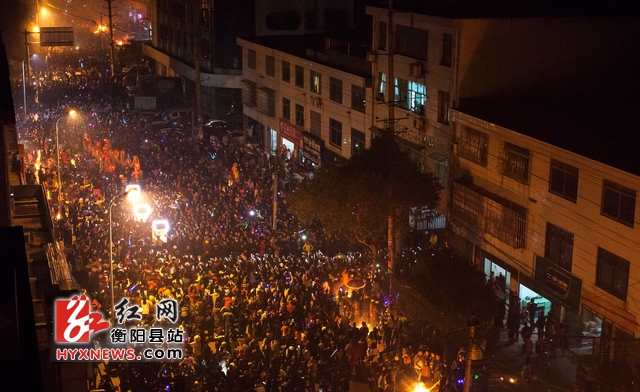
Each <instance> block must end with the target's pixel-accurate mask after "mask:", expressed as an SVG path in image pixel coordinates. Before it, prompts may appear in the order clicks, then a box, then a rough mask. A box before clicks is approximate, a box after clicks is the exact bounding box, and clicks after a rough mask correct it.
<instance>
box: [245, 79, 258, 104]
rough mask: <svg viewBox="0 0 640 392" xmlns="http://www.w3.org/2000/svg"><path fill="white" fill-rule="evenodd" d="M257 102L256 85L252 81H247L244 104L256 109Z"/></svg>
mask: <svg viewBox="0 0 640 392" xmlns="http://www.w3.org/2000/svg"><path fill="white" fill-rule="evenodd" d="M257 101H258V98H257V88H256V84H255V83H254V82H252V81H250V80H245V81H244V86H243V89H242V103H243V104H245V105H247V106H249V107H255V106H256V104H257Z"/></svg>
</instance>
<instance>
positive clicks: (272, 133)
mask: <svg viewBox="0 0 640 392" xmlns="http://www.w3.org/2000/svg"><path fill="white" fill-rule="evenodd" d="M265 135H266V140H265V142H264V144H265V146H267V148H268V149H269V150H271V151H272V153H274V154H275V152H276V151H278V131H276V130H275V129H271V128H267V132H265Z"/></svg>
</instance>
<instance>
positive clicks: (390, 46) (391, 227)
mask: <svg viewBox="0 0 640 392" xmlns="http://www.w3.org/2000/svg"><path fill="white" fill-rule="evenodd" d="M387 14H388V17H387V18H388V21H387V36H388V38H387V54H388V56H387V60H388V70H387V72H388V74H389V75H388V76H387V108H388V110H389V112H388V115H387V117H388V118H387V121H386V125H387V127H386V128H387V129H386V130H384V133H386V134H387V135H384V136H389V137H390V136H391V135H393V127H394V125H395V120H394V115H395V113H394V112H395V96H394V95H395V82H394V79H393V52H394V50H395V34H394V26H393V0H389V9H388V12H387ZM391 193H392V192H391V189H389V194H391ZM390 201H391V200H390ZM393 207H394V206H393V205H392V206H391V212H390V213H389V216H388V217H387V251H388V252H389V262H388V267H389V269H390V270H391V271H392V272H396V271H395V268H396V246H395V245H396V243H395V237H396V234H395V231H396V224H395V221H396V216H395V210H394V209H393Z"/></svg>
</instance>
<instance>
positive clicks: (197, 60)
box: [191, 2, 202, 141]
mask: <svg viewBox="0 0 640 392" xmlns="http://www.w3.org/2000/svg"><path fill="white" fill-rule="evenodd" d="M197 4H198V5H197V6H196V7H197V8H198V9H197V11H198V13H197V15H200V17H198V18H196V58H195V63H196V64H195V66H196V69H195V71H196V78H195V79H196V80H195V82H196V113H197V115H198V117H197V121H198V138H201V137H202V73H201V70H200V57H201V56H202V53H201V50H202V48H201V40H202V37H201V36H200V35H201V34H202V30H201V29H200V26H201V24H202V16H201V15H202V3H200V2H199V3H197ZM191 129H192V130H193V126H192V127H191ZM192 133H193V131H192ZM192 137H193V135H192ZM193 140H194V141H195V140H196V139H195V138H194V139H193Z"/></svg>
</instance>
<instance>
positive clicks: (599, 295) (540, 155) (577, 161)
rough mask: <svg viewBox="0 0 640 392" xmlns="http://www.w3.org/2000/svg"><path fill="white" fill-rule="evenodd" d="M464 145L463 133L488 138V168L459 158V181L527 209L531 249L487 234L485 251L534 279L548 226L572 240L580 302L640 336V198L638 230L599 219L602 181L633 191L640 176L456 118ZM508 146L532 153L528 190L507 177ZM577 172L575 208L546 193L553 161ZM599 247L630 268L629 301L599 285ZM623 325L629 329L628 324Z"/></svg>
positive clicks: (639, 203)
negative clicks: (466, 179)
mask: <svg viewBox="0 0 640 392" xmlns="http://www.w3.org/2000/svg"><path fill="white" fill-rule="evenodd" d="M452 117H453V122H455V124H456V137H457V138H459V137H460V135H461V132H462V130H463V128H464V127H465V126H470V127H472V128H474V129H476V130H478V131H481V132H484V133H486V134H487V135H489V143H488V144H489V147H488V150H489V154H488V164H487V166H486V167H483V166H481V165H479V164H476V163H474V162H472V161H469V160H466V159H465V158H462V157H460V156H456V157H455V160H456V168H457V171H458V175H459V174H460V173H462V172H467V173H468V174H470V175H471V177H472V178H473V183H474V184H476V185H478V186H481V187H482V188H485V189H487V190H489V191H491V192H493V193H495V194H497V195H500V196H502V197H504V198H506V199H508V200H510V201H513V202H515V203H517V204H519V205H521V206H523V207H526V208H527V210H528V214H527V233H528V235H527V242H526V246H525V248H524V249H513V248H511V247H509V246H508V245H506V244H505V243H502V242H501V241H499V240H497V239H495V238H493V237H491V236H489V235H488V234H484V236H483V237H482V244H479V245H481V246H482V247H483V249H485V250H486V251H488V252H490V253H492V254H494V255H496V256H497V257H500V258H501V259H503V260H504V261H505V262H507V263H509V264H511V265H512V266H513V267H515V268H517V269H518V270H520V271H521V273H524V274H526V275H528V276H529V277H531V276H533V273H534V259H535V255H540V256H544V254H545V241H546V224H547V222H550V223H552V224H554V225H556V226H559V227H561V228H562V229H564V230H567V231H569V232H571V233H573V234H574V243H573V259H572V269H571V273H572V274H573V275H575V276H576V277H578V278H579V279H581V280H582V302H583V303H585V304H588V306H589V307H590V308H593V307H598V310H599V311H602V312H607V314H606V316H609V317H611V319H613V320H614V322H616V321H617V323H616V324H617V325H619V326H621V327H625V329H628V330H631V331H632V332H633V333H634V334H635V336H636V337H637V336H639V335H640V329H639V328H638V325H637V320H638V316H640V286H639V285H638V283H639V281H640V227H639V225H640V221H639V219H638V212H639V211H640V198H638V197H637V198H636V207H635V209H636V215H635V218H634V226H633V227H629V226H627V225H624V224H622V223H619V222H617V221H615V220H613V219H610V218H608V217H606V216H604V215H602V214H601V213H600V212H601V204H602V186H603V180H609V181H613V182H616V183H618V184H620V185H623V186H625V187H627V188H630V189H633V190H636V191H638V190H640V177H638V176H635V175H632V174H630V173H626V172H623V171H621V170H619V169H616V168H613V167H610V166H607V165H605V164H602V163H599V162H596V161H594V160H591V159H589V158H586V157H583V156H580V155H577V154H574V153H572V152H570V151H567V150H563V149H561V148H558V147H555V146H553V145H550V144H548V143H544V142H542V141H539V140H536V139H534V138H531V137H528V136H525V135H522V134H519V133H517V132H514V131H511V130H508V129H505V128H502V127H499V126H496V125H494V124H491V123H489V122H486V121H483V120H480V119H477V118H474V117H471V116H468V115H466V114H464V113H460V112H457V111H452ZM505 142H509V143H513V144H516V145H518V146H520V147H524V148H527V149H529V151H530V154H531V155H530V156H531V160H530V175H529V178H530V180H529V184H528V185H527V184H521V183H519V182H518V181H516V180H513V179H511V178H509V177H507V176H504V175H502V174H501V173H502V168H501V165H502V154H503V152H502V151H503V146H504V143H505ZM552 158H553V159H555V160H557V161H560V162H563V163H567V164H570V165H571V166H574V167H576V168H578V170H579V177H578V198H577V201H576V203H573V202H571V201H569V200H566V199H564V198H562V197H560V196H556V195H555V194H553V193H550V192H549V175H550V162H551V159H552ZM598 247H601V248H603V249H606V250H607V251H609V252H611V253H614V254H615V255H617V256H619V257H622V258H623V259H625V260H627V261H629V262H630V272H629V282H628V294H627V299H626V301H624V300H621V299H619V298H617V297H615V296H614V295H612V294H610V293H608V292H607V291H605V290H603V289H601V288H599V287H597V286H596V284H595V279H596V278H595V277H596V262H597V249H598ZM625 320H626V322H625Z"/></svg>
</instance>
